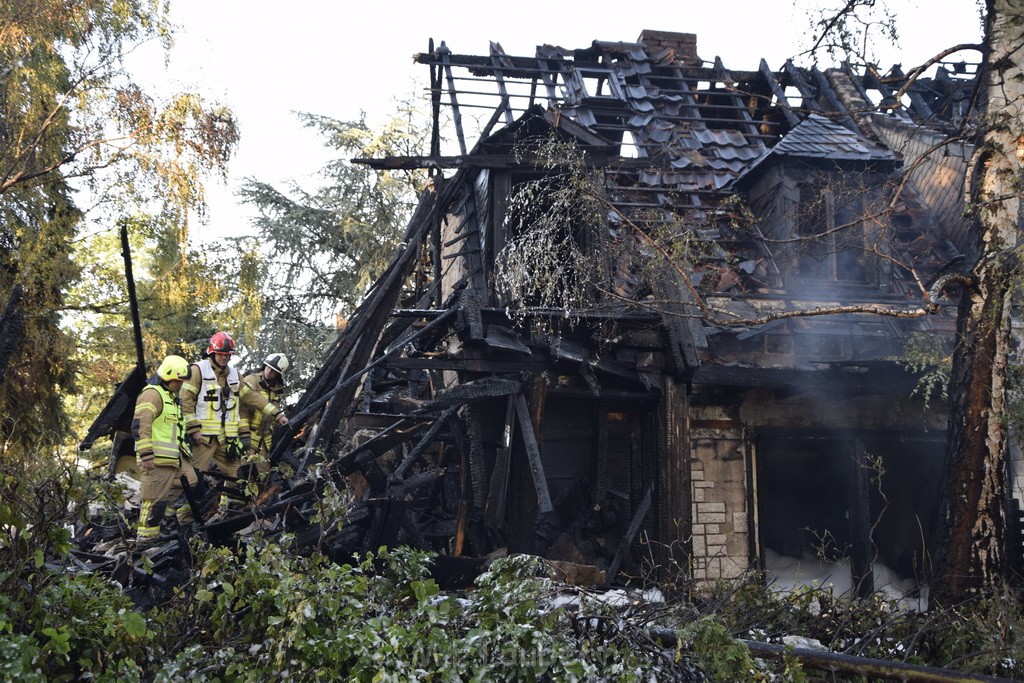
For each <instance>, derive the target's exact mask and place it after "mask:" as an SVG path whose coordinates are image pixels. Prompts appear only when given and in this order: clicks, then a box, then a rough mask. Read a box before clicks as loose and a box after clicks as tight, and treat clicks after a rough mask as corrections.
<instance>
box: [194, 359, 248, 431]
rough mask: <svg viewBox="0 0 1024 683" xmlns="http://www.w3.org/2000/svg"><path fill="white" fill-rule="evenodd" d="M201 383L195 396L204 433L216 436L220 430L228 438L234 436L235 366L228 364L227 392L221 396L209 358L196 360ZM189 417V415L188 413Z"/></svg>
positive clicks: (235, 424) (237, 387)
mask: <svg viewBox="0 0 1024 683" xmlns="http://www.w3.org/2000/svg"><path fill="white" fill-rule="evenodd" d="M197 367H198V368H199V376H200V378H201V381H202V383H201V385H200V389H199V391H198V395H197V397H196V415H195V419H198V420H199V424H200V426H201V427H202V433H203V434H204V435H205V436H218V435H220V434H221V432H223V433H224V435H225V436H227V437H228V438H233V437H236V436H238V408H239V379H238V370H237V368H235V367H233V366H230V365H229V366H228V376H227V388H228V389H229V392H230V393H229V395H228V397H227V400H224V391H223V388H222V387H221V385H220V381H219V380H218V378H217V373H216V371H215V370H214V368H213V363H212V361H210V359H209V358H207V359H205V360H203V361H201V362H200V363H198V364H197ZM189 418H190V420H191V418H192V416H191V415H190V416H189Z"/></svg>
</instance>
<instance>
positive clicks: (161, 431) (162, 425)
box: [132, 384, 185, 467]
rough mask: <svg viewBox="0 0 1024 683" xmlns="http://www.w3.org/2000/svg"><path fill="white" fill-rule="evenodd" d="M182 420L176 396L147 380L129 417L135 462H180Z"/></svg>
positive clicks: (170, 464)
mask: <svg viewBox="0 0 1024 683" xmlns="http://www.w3.org/2000/svg"><path fill="white" fill-rule="evenodd" d="M184 430H185V420H184V417H183V415H182V412H181V408H180V406H179V405H178V399H177V397H176V396H174V395H173V394H172V393H171V392H169V391H168V390H167V387H165V386H164V385H163V384H150V385H148V386H147V387H146V388H145V389H143V390H142V392H141V393H140V394H139V398H138V399H137V400H136V402H135V415H134V416H133V418H132V435H133V436H134V437H135V454H136V457H137V459H138V460H139V462H142V461H144V460H149V459H152V460H153V461H154V462H155V464H156V465H157V466H169V467H177V466H178V465H180V464H181V448H182V446H183V434H184Z"/></svg>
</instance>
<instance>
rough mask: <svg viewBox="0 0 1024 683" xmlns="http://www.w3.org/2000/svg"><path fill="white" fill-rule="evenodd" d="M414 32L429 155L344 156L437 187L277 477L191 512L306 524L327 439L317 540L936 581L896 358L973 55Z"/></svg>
mask: <svg viewBox="0 0 1024 683" xmlns="http://www.w3.org/2000/svg"><path fill="white" fill-rule="evenodd" d="M415 59H416V62H417V63H419V64H422V65H424V66H426V67H427V68H428V69H429V71H430V92H431V95H432V105H433V123H434V128H433V130H434V133H433V139H432V144H431V150H430V153H429V154H427V155H424V156H417V157H389V158H382V159H359V160H356V161H358V162H359V163H364V164H368V165H370V166H372V167H374V168H378V169H410V168H428V169H431V184H430V186H429V187H428V188H427V189H426V190H425V191H424V192H423V193H422V196H421V198H420V202H419V206H418V208H417V209H416V211H415V213H414V215H413V216H412V218H411V220H410V222H409V224H408V227H407V231H406V235H405V239H404V241H403V245H402V249H401V251H400V253H399V254H397V255H396V256H395V258H394V260H393V262H392V263H391V265H390V267H389V268H388V269H387V271H386V272H385V273H384V274H383V275H382V276H381V277H380V278H379V279H378V280H377V282H376V283H375V284H374V286H373V287H372V288H371V290H370V291H369V293H368V294H367V296H366V297H365V299H364V301H363V303H362V304H361V305H360V307H359V309H358V310H357V312H356V313H355V315H354V316H352V318H351V319H350V322H349V325H348V326H347V328H346V329H345V331H344V332H343V333H342V334H341V335H340V336H339V338H338V339H337V340H336V342H335V343H334V344H333V346H332V347H331V348H330V349H329V351H328V353H327V354H326V356H325V358H324V362H323V364H322V366H321V367H320V368H319V370H318V372H317V373H316V374H315V376H314V377H313V378H312V380H311V381H310V382H309V384H308V385H307V387H306V389H305V392H304V393H303V395H302V397H301V399H300V401H299V402H298V404H297V405H296V406H295V408H294V410H293V417H292V421H291V425H290V427H289V428H288V430H287V431H286V432H285V433H282V434H279V435H278V436H279V437H289V438H277V439H276V440H275V443H276V447H275V449H274V452H273V454H272V459H273V461H274V462H275V463H276V464H281V463H287V464H289V465H290V467H291V470H290V471H291V472H292V473H293V474H292V476H290V477H289V478H288V479H287V480H285V481H284V482H283V484H282V485H281V486H279V487H278V488H277V489H276V490H275V492H274V493H273V496H272V497H266V498H264V499H263V500H261V501H259V502H260V505H259V506H257V507H255V508H254V509H252V510H250V511H248V512H246V513H244V514H241V515H238V516H236V517H235V518H233V519H231V520H228V521H227V522H221V523H220V524H219V525H211V526H209V527H208V528H207V533H208V534H210V535H213V536H217V535H223V534H226V533H232V532H234V531H237V530H239V529H241V528H243V527H245V526H247V525H249V524H250V523H251V522H252V521H253V520H254V519H257V518H266V517H268V516H273V515H274V514H280V515H281V518H282V519H284V520H285V521H283V522H282V524H283V525H286V524H289V523H292V524H294V523H296V519H300V518H302V515H301V514H297V511H301V510H302V509H304V508H303V506H304V505H306V506H307V508H308V502H307V499H308V498H309V497H310V496H312V495H313V494H314V491H313V489H311V488H309V487H308V486H304V485H302V484H299V483H298V482H300V481H302V477H303V474H304V473H305V472H307V471H308V470H309V468H310V466H311V465H312V464H313V463H320V464H322V465H323V466H324V467H326V469H327V471H328V472H329V473H330V474H331V476H332V477H333V478H334V479H335V481H336V482H337V484H338V485H339V486H341V487H343V488H344V489H346V490H348V491H349V492H350V493H351V495H352V499H353V501H354V507H353V509H352V511H351V512H350V513H349V515H348V516H347V519H346V523H345V524H344V525H343V527H342V530H341V531H337V532H331V533H327V532H326V531H324V529H320V530H319V533H318V534H314V535H312V536H310V538H314V537H315V539H316V542H317V543H319V544H320V547H321V548H323V549H325V550H326V551H327V552H329V553H331V554H334V555H336V556H338V557H339V558H348V557H350V556H351V554H352V553H353V552H356V551H359V550H371V549H375V548H377V547H378V546H380V545H393V544H399V543H403V544H410V545H415V546H419V547H422V548H426V549H430V550H434V551H438V552H439V553H441V554H442V555H445V556H450V557H453V558H457V557H467V558H483V557H486V556H488V555H489V554H493V553H494V552H496V551H508V552H529V553H535V554H539V555H543V556H545V557H547V558H549V559H552V560H560V561H566V562H571V563H574V564H577V565H579V564H582V565H591V566H594V567H596V568H597V569H598V570H600V572H602V573H603V574H602V575H603V577H604V580H605V581H608V582H611V581H614V580H625V579H627V578H629V577H638V576H646V575H652V574H653V575H658V576H660V577H661V578H666V577H682V578H694V579H715V578H729V577H734V576H738V575H739V574H741V573H743V572H745V571H747V570H749V569H754V568H760V569H767V570H769V572H772V571H776V572H778V573H780V574H781V573H782V571H783V568H784V567H785V566H786V564H787V563H788V562H791V561H794V560H795V561H798V562H803V563H805V564H813V563H814V562H816V561H817V560H818V559H822V558H824V559H827V560H829V561H832V562H839V563H841V564H842V566H843V567H844V569H843V570H842V571H844V572H846V573H847V576H846V577H845V578H846V579H847V580H848V581H849V585H851V586H853V587H854V588H855V590H857V591H859V592H862V593H865V592H870V591H871V590H873V589H875V588H876V587H880V585H881V584H882V583H888V582H891V581H897V580H899V581H902V580H906V579H910V580H911V581H913V580H917V579H921V578H925V577H926V576H927V569H928V557H929V552H930V550H931V538H932V526H933V523H934V521H935V515H936V511H937V504H938V496H939V481H940V475H941V468H942V460H943V448H944V440H945V428H946V425H945V420H946V417H945V412H944V407H943V406H942V405H941V402H940V401H934V400H933V401H929V400H927V396H925V395H924V394H926V393H927V392H922V391H920V385H919V383H918V378H917V376H916V375H915V373H913V372H911V371H910V370H909V369H908V367H907V365H906V364H905V363H902V362H900V360H899V359H900V358H902V357H903V356H904V354H905V350H906V346H907V344H908V343H914V344H921V343H928V340H933V341H934V340H938V343H939V344H940V345H941V344H943V343H948V342H949V341H950V339H951V336H952V331H953V326H954V321H955V317H954V316H955V307H954V306H953V305H952V304H951V303H949V302H944V301H943V300H942V299H941V294H942V288H943V285H944V282H945V281H946V278H949V277H951V276H955V274H956V272H957V266H958V264H959V263H961V262H962V261H964V260H965V256H969V255H970V254H971V251H972V249H973V245H972V243H971V239H970V232H969V223H968V221H967V219H965V217H964V212H963V208H964V207H963V198H962V197H963V178H964V175H965V169H966V164H967V163H968V160H969V159H970V156H971V152H972V148H971V144H970V134H971V132H972V116H973V115H974V109H973V97H974V90H973V88H974V78H973V77H974V67H973V66H972V65H969V64H965V63H940V64H939V65H938V68H937V71H936V72H935V75H934V76H932V77H929V78H911V77H908V76H907V75H906V74H903V73H902V72H901V71H900V70H899V68H898V67H895V68H893V69H892V70H890V71H889V72H888V73H886V74H884V75H883V74H882V73H881V72H880V71H879V70H878V69H877V68H875V67H874V66H873V65H867V67H866V68H863V69H855V68H853V67H852V66H850V65H848V64H847V65H843V66H841V67H836V68H831V69H826V70H819V69H818V68H817V67H811V68H803V67H798V66H796V65H795V64H793V63H792V62H789V61H787V62H786V63H785V64H784V65H783V66H782V67H781V68H780V69H778V70H773V69H771V68H770V67H769V66H768V65H767V64H766V63H765V62H764V61H763V60H762V61H761V63H760V64H759V65H758V66H757V67H756V68H754V69H751V70H747V71H731V70H728V69H726V68H725V66H724V64H723V62H722V61H721V60H720V59H718V58H716V59H715V60H714V61H706V60H703V59H701V58H700V57H699V56H698V53H697V47H696V37H695V36H694V35H692V34H685V33H670V32H664V31H644V32H643V33H642V34H641V36H640V37H639V39H638V40H637V41H636V42H628V43H624V42H601V41H595V42H594V43H593V44H591V45H590V46H587V47H585V48H582V49H575V50H569V49H563V48H560V47H554V46H550V45H545V46H540V47H538V49H537V52H536V54H535V55H534V56H532V57H518V56H510V55H506V54H505V53H504V52H503V50H502V49H501V47H500V45H498V44H497V43H491V45H490V50H489V53H488V54H486V55H478V56H472V55H459V54H455V53H452V52H451V50H449V49H448V47H447V46H446V45H445V44H444V43H441V44H440V46H438V47H437V48H434V47H433V44H432V45H431V48H430V49H429V51H428V52H426V53H422V54H418V55H416V57H415ZM914 76H916V74H914ZM481 108H484V110H485V111H487V112H488V114H489V120H488V121H487V122H486V124H485V125H484V126H483V128H482V132H481V134H480V136H479V139H478V140H477V142H476V143H475V144H473V145H472V146H470V145H469V144H468V143H467V141H466V137H467V131H466V126H464V118H465V117H466V112H467V111H479V110H480V109H481ZM444 121H448V122H450V123H451V125H452V127H453V129H454V140H453V144H454V143H457V144H458V150H457V152H456V153H451V154H442V143H443V140H442V135H441V127H442V123H443V122H444ZM574 193H575V194H574ZM566 197H569V198H571V202H570V203H569V206H570V207H571V209H570V210H569V211H568V212H566V211H564V210H563V209H564V207H563V206H560V205H559V202H560V201H562V199H564V198H566ZM581 207H582V208H581ZM538 225H543V226H544V230H546V233H545V234H543V235H541V234H539V233H538V232H536V230H537V226H538ZM538 245H543V248H538ZM531 246H532V247H533V251H531ZM563 247H568V251H565V252H561V251H557V250H558V249H561V248H563ZM684 247H685V248H684ZM516 250H518V252H516ZM510 253H518V254H519V255H520V258H521V259H522V260H520V261H519V262H518V263H519V266H520V267H519V269H518V272H519V274H520V275H525V276H526V277H525V278H521V279H520V280H517V282H520V283H525V284H521V286H520V289H519V290H518V291H512V290H514V289H515V286H514V284H513V285H510V284H509V283H510V279H509V277H508V268H509V263H510V261H509V260H508V259H509V256H508V255H509V254H510ZM564 254H571V256H564ZM513 265H514V264H513ZM524 265H531V266H536V269H535V270H534V271H533V272H531V271H527V270H526V269H524V268H523V266H524ZM531 270H532V269H531ZM531 277H533V278H534V282H533V284H530V278H531ZM543 278H548V279H549V280H550V281H551V282H554V284H555V286H554V287H553V288H548V289H546V290H543V291H542V289H543V286H542V285H540V284H537V282H536V280H537V279H543ZM513 279H514V278H513ZM567 292H571V293H577V294H578V293H580V292H582V294H580V295H579V296H576V295H575V294H573V296H569V295H568V294H566V293H567ZM559 297H561V298H559ZM105 428H106V427H102V428H101V431H102V429H105ZM297 432H298V437H297V438H290V437H294V436H296V433H297ZM285 510H289V511H291V513H290V514H291V516H287V515H285V514H284V511H285ZM887 572H889V574H886V573H887ZM894 577H895V578H894ZM807 578H808V579H810V578H811V577H809V576H808V577H807ZM835 580H836V582H837V583H841V581H840V580H839V578H838V577H835Z"/></svg>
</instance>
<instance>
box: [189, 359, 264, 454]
mask: <svg viewBox="0 0 1024 683" xmlns="http://www.w3.org/2000/svg"><path fill="white" fill-rule="evenodd" d="M179 396H180V397H181V406H182V408H183V409H184V411H185V420H186V428H187V430H188V433H189V434H192V433H194V432H201V433H202V434H203V436H216V437H221V438H222V439H224V438H228V439H230V438H234V437H239V436H240V437H245V436H248V434H249V423H248V421H246V420H242V419H241V417H240V408H245V409H246V410H252V411H255V412H262V413H263V414H264V415H268V416H271V417H273V416H275V415H276V414H277V413H279V412H280V410H278V408H277V406H276V405H274V404H273V403H270V402H268V401H267V399H266V397H265V396H263V395H262V394H260V393H259V392H257V391H252V390H251V389H250V388H249V387H248V386H247V385H246V384H244V383H242V382H240V381H239V379H238V370H237V369H236V368H235V367H234V366H230V365H229V366H228V367H226V368H218V367H217V366H215V365H214V364H213V362H212V361H211V360H210V359H206V360H204V361H202V362H200V363H196V364H194V365H193V366H192V371H191V373H190V374H189V378H188V379H187V380H185V381H184V382H183V383H182V385H181V392H180V394H179Z"/></svg>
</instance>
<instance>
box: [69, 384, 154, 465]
mask: <svg viewBox="0 0 1024 683" xmlns="http://www.w3.org/2000/svg"><path fill="white" fill-rule="evenodd" d="M145 383H146V372H145V370H144V369H142V368H139V367H138V366H136V367H134V368H132V370H131V372H129V373H128V375H127V376H126V377H125V378H124V381H122V382H121V383H120V384H118V385H117V387H116V388H115V389H114V395H113V396H111V397H110V400H109V401H107V405H105V406H103V410H101V411H100V414H99V415H97V416H96V419H95V420H93V422H92V424H91V425H89V430H88V431H87V432H86V435H85V438H84V439H82V442H81V443H80V444H79V445H78V448H79V450H83V451H84V450H88V449H90V448H92V446H93V444H95V443H96V440H97V439H99V438H100V437H104V436H111V435H112V434H114V432H117V431H121V432H126V433H130V432H131V429H132V415H133V414H134V413H135V399H136V398H138V396H139V393H140V392H141V391H142V388H143V386H144V385H145ZM111 454H112V455H113V453H111Z"/></svg>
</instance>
